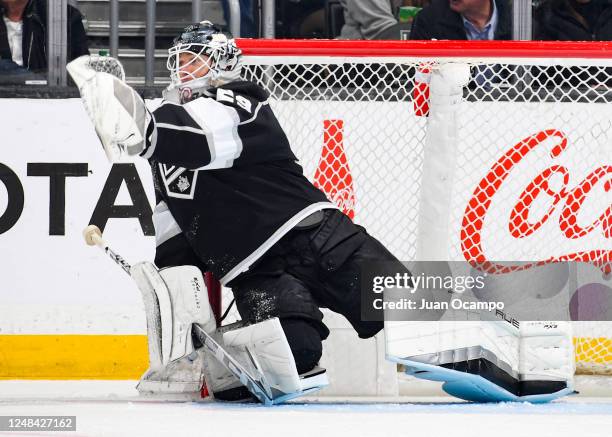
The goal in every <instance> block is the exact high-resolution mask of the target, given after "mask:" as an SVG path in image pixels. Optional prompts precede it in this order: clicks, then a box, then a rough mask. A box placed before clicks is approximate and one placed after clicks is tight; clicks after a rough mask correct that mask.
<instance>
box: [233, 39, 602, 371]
mask: <svg viewBox="0 0 612 437" xmlns="http://www.w3.org/2000/svg"><path fill="white" fill-rule="evenodd" d="M244 44H245V46H243V50H245V52H246V54H247V55H246V56H245V64H246V65H245V70H244V74H243V76H244V78H245V79H248V80H253V81H255V82H257V83H259V84H260V85H261V86H263V87H264V88H265V89H267V90H268V91H269V92H270V94H271V98H270V104H271V106H272V108H273V109H274V111H275V113H276V115H277V117H278V118H279V120H280V122H281V124H282V126H283V127H284V129H285V131H286V133H287V135H288V137H289V140H290V142H291V144H292V147H293V150H294V152H295V153H296V154H297V156H298V157H299V159H300V163H301V164H302V166H303V167H304V171H305V174H306V175H307V177H309V178H310V179H311V180H313V181H314V183H315V184H316V185H317V186H318V187H320V188H321V189H323V190H324V191H325V192H326V193H327V194H328V196H329V197H330V199H332V200H334V201H335V202H336V203H338V204H339V205H340V206H341V207H342V208H343V209H344V210H345V212H347V213H348V214H349V215H350V216H351V217H352V218H353V219H354V220H355V222H357V223H359V224H361V225H363V226H365V227H366V228H367V229H368V232H369V233H370V234H372V235H374V236H375V237H376V238H378V239H379V240H381V241H382V242H383V243H384V244H385V245H386V246H387V247H388V248H389V249H390V250H391V251H392V252H393V253H394V254H395V255H396V256H397V257H398V258H400V259H401V260H404V261H410V260H414V259H415V258H418V257H419V256H420V255H419V254H423V253H426V254H427V253H428V254H432V253H434V254H435V255H436V256H437V257H438V258H433V259H446V260H454V261H478V262H479V263H483V262H485V263H489V264H487V266H488V268H489V270H490V271H491V272H492V273H499V272H502V271H503V270H504V269H507V267H504V266H501V265H497V264H496V263H495V261H496V260H504V261H514V260H516V261H519V260H521V261H526V260H529V261H543V262H552V261H555V260H564V261H584V262H587V263H589V266H590V267H592V269H594V270H595V271H597V272H599V273H600V274H599V275H593V272H590V273H589V274H590V275H591V276H592V277H594V278H595V279H593V280H590V281H587V282H588V283H586V284H584V281H581V282H579V283H580V284H582V285H581V286H580V288H579V289H578V290H576V293H575V299H574V303H573V305H574V307H573V308H572V309H571V311H572V314H573V315H577V316H576V317H580V318H582V319H586V320H598V321H588V322H580V323H579V324H576V338H575V345H576V358H577V371H578V372H579V373H585V372H586V373H612V324H610V323H607V322H605V320H612V281H610V280H609V279H607V276H605V275H604V273H605V272H607V269H608V267H609V262H610V260H611V258H612V206H611V205H612V190H611V188H612V162H611V161H612V105H610V101H611V100H612V76H611V75H610V73H611V72H612V59H607V58H605V57H604V58H599V59H592V58H591V59H589V58H587V57H585V56H584V53H582V52H576V53H572V52H568V53H566V54H565V55H564V56H563V58H559V57H557V58H554V57H550V58H547V57H538V58H534V57H532V56H531V55H530V54H529V52H528V51H526V52H525V54H524V56H523V57H519V58H517V57H512V58H508V57H506V56H505V55H504V52H503V50H502V49H500V53H499V54H498V56H491V55H490V52H491V50H489V51H488V52H487V55H482V56H474V53H473V51H472V53H471V54H470V55H471V57H470V58H462V57H457V56H461V53H457V52H456V51H455V52H453V53H450V52H449V53H448V54H447V55H446V56H444V55H443V50H442V55H439V56H435V57H431V56H430V57H423V56H418V57H417V56H413V55H411V53H410V50H409V49H407V50H406V54H405V55H403V54H401V53H399V52H398V51H397V50H394V51H393V53H392V56H390V54H389V53H390V52H386V51H385V50H384V48H381V45H378V46H377V47H378V48H377V51H376V52H372V53H371V55H369V56H359V57H347V56H339V55H338V56H337V55H334V53H333V50H326V51H325V53H323V51H322V50H319V52H320V53H319V52H317V43H316V42H311V43H303V46H302V47H301V48H296V49H295V50H296V51H295V53H288V52H287V51H284V52H283V56H277V55H266V56H263V55H260V54H259V53H257V50H256V49H255V48H252V49H249V46H248V42H245V43H244ZM308 44H310V46H309V45H308ZM352 44H353V45H354V44H355V43H352ZM337 46H338V47H340V48H341V47H343V46H342V43H341V42H338V43H337ZM326 47H328V48H329V47H332V46H326ZM406 47H409V46H406ZM438 47H440V48H442V49H443V43H439V44H438ZM506 47H509V46H508V45H507V46H506ZM332 48H333V47H332ZM541 52H542V50H540V53H541ZM483 53H484V52H483ZM305 54H308V56H306V55H305ZM323 54H324V56H323ZM448 65H453V66H461V68H464V70H463V71H468V74H469V77H468V79H467V81H466V82H465V83H464V84H459V85H458V84H457V83H455V82H456V81H459V79H460V78H458V76H461V74H460V73H459V74H455V73H457V72H455V73H452V74H449V73H444V72H443V71H444V69H445V66H448ZM465 69H467V70H465ZM451 70H452V68H451ZM436 75H437V76H436ZM434 82H436V84H435V86H434ZM436 87H437V88H436ZM444 87H449V88H448V89H444ZM453 87H458V88H459V90H460V91H459V93H458V94H456V95H453V91H452V88H453ZM449 89H450V92H449ZM440 90H441V91H440ZM438 92H440V95H444V96H445V97H436V96H437V95H438ZM429 94H431V96H429ZM449 96H450V97H449ZM429 97H431V99H430V100H428V98H429ZM436 99H437V100H436ZM449 99H450V100H449ZM449 108H452V109H449ZM428 113H429V117H427V116H426V114H428ZM436 117H437V121H435V119H436ZM432 154H433V155H432ZM433 185H437V187H438V188H436V189H435V190H433V191H432V190H431V187H432V186H433ZM440 187H442V189H440ZM432 193H433V194H432ZM432 202H433V203H432ZM424 203H432V204H433V207H432V208H433V209H432V208H430V213H431V211H434V212H436V211H437V213H436V214H435V215H434V216H433V217H431V220H429V219H428V218H427V217H428V216H427V215H423V212H422V211H423V204H424ZM436 205H439V208H438V209H436V208H437V206H436ZM430 221H431V222H434V223H433V224H432V223H429V222H430ZM428 227H429V230H428ZM432 229H433V230H435V231H436V234H435V235H436V237H435V238H432V239H428V238H426V237H424V236H427V235H428V232H429V233H431V232H432ZM430 246H435V247H430ZM506 265H507V264H506ZM543 294H546V293H543ZM229 300H230V299H229V298H226V299H224V301H225V303H226V304H227V303H228V302H229Z"/></svg>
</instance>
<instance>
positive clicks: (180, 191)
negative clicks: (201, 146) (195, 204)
mask: <svg viewBox="0 0 612 437" xmlns="http://www.w3.org/2000/svg"><path fill="white" fill-rule="evenodd" d="M159 171H160V174H161V177H162V180H163V181H164V186H165V187H166V192H167V193H168V196H170V197H175V198H177V199H193V196H194V195H195V187H196V181H197V180H198V172H199V170H188V169H186V168H184V167H177V166H175V165H166V164H159Z"/></svg>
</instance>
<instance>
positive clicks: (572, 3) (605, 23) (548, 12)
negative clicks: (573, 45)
mask: <svg viewBox="0 0 612 437" xmlns="http://www.w3.org/2000/svg"><path fill="white" fill-rule="evenodd" d="M533 36H534V39H536V40H554V41H593V40H594V41H612V1H610V0H546V1H544V2H543V3H542V4H541V5H540V6H539V7H538V8H537V9H536V11H535V13H534V32H533Z"/></svg>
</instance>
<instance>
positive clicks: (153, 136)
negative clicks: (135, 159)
mask: <svg viewBox="0 0 612 437" xmlns="http://www.w3.org/2000/svg"><path fill="white" fill-rule="evenodd" d="M150 114H151V120H150V121H149V123H153V133H152V134H151V139H150V144H149V147H148V148H147V149H146V150H145V153H144V154H143V155H142V157H143V158H145V159H149V158H151V156H153V153H155V148H156V147H157V124H156V123H155V115H153V114H152V113H150ZM146 131H147V129H146V128H145V132H146ZM146 143H147V142H146V140H145V145H146Z"/></svg>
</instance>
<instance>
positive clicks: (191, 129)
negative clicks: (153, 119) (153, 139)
mask: <svg viewBox="0 0 612 437" xmlns="http://www.w3.org/2000/svg"><path fill="white" fill-rule="evenodd" d="M156 126H157V127H158V128H163V129H172V130H179V131H184V132H192V133H194V134H199V135H206V132H204V131H203V130H202V129H198V128H195V127H190V126H177V125H175V124H169V123H157V125H156Z"/></svg>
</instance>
